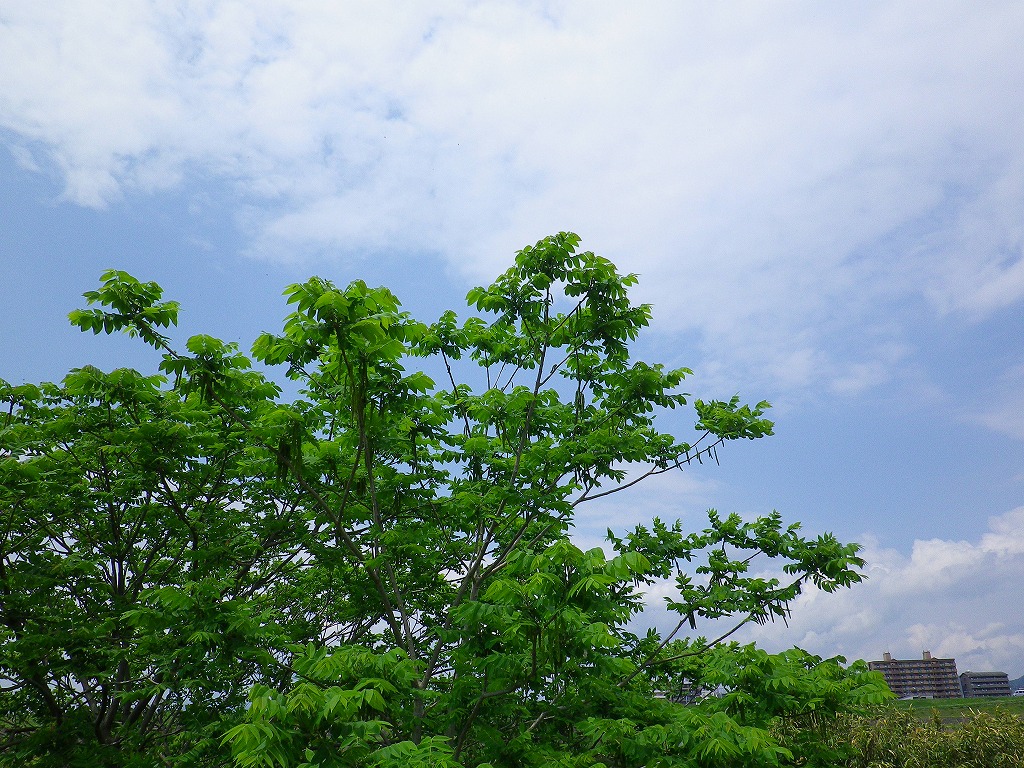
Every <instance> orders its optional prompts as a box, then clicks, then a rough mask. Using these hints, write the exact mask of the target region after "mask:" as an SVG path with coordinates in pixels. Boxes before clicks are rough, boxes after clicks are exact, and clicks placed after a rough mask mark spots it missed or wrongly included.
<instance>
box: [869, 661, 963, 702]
mask: <svg viewBox="0 0 1024 768" xmlns="http://www.w3.org/2000/svg"><path fill="white" fill-rule="evenodd" d="M868 668H869V669H873V670H875V671H876V672H881V673H882V676H883V677H885V682H886V683H888V685H889V688H890V689H891V690H892V692H893V693H894V694H896V695H897V696H898V697H899V698H901V699H958V698H960V697H961V696H962V694H961V692H960V678H959V677H958V676H957V672H956V660H955V659H937V658H935V657H934V656H932V654H931V651H925V652H924V653H923V654H922V655H921V658H920V659H894V658H893V657H892V655H891V654H889V653H885V654H883V658H882V661H869V662H868Z"/></svg>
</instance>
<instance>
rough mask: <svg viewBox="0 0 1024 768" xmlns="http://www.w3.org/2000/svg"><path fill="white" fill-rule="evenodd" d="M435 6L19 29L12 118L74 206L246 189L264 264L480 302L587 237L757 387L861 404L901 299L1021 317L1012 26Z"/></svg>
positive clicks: (191, 5) (667, 321)
mask: <svg viewBox="0 0 1024 768" xmlns="http://www.w3.org/2000/svg"><path fill="white" fill-rule="evenodd" d="M426 8H427V7H426V6H423V9H411V8H410V7H409V6H408V5H407V4H398V3H345V4H337V3H328V2H324V1H317V0H305V1H304V2H288V3H284V2H275V1H274V0H255V1H253V0H249V1H247V2H240V1H239V0H223V1H220V2H218V1H217V0H192V1H191V2H181V3H155V4H123V3H101V2H71V0H65V1H64V2H58V1H56V0H55V1H54V2H51V3H43V4H40V3H36V4H20V5H18V4H15V5H9V6H8V7H7V8H5V10H4V21H3V24H2V26H0V48H2V49H3V50H4V51H5V56H4V57H3V60H2V62H0V124H2V125H5V126H7V128H8V129H9V130H10V131H13V132H14V134H15V136H16V142H15V143H18V144H19V146H28V147H30V148H31V153H32V157H34V158H35V159H36V161H37V162H38V161H40V160H41V158H43V157H48V158H49V161H50V162H51V163H52V164H53V166H54V167H55V168H56V169H57V170H58V171H59V172H60V173H61V174H62V176H63V178H64V181H65V184H66V192H65V194H66V196H67V197H68V198H69V199H71V200H74V201H76V202H78V203H80V204H83V205H92V206H102V205H106V204H109V203H110V202H112V201H115V200H117V199H118V197H119V196H121V195H123V194H125V193H126V192H132V191H134V190H150V189H156V188H166V187H173V186H175V185H178V184H180V183H181V182H182V180H183V179H184V178H187V177H189V176H196V177H202V176H203V175H205V174H213V175H215V176H218V177H220V178H225V179H227V180H229V181H231V182H232V183H234V184H235V185H236V186H237V189H238V193H239V195H240V198H241V199H242V201H243V203H244V205H240V210H241V211H244V214H243V213H240V215H244V218H245V222H246V225H247V227H248V228H249V229H250V230H251V234H252V243H251V250H252V251H253V253H254V255H258V256H262V257H263V258H307V259H312V258H322V257H324V256H325V255H327V254H335V255H337V256H339V257H342V258H354V257H358V256H360V255H365V254H366V253H368V252H369V253H378V252H385V251H392V252H393V251H415V252H424V251H428V252H436V253H441V254H443V255H445V256H446V257H447V258H449V259H451V261H452V262H453V264H455V265H456V266H457V267H459V268H460V269H462V270H463V271H464V272H465V273H466V274H467V275H470V276H473V277H474V278H477V277H484V276H490V275H491V274H493V272H494V270H495V269H496V268H497V267H499V266H502V265H504V263H505V262H507V260H508V258H509V256H510V254H511V253H512V252H513V251H514V250H515V249H516V248H518V247H520V246H522V245H524V244H525V243H527V242H529V241H532V240H534V239H536V238H538V237H540V236H542V235H544V234H548V233H551V232H554V231H557V230H560V229H573V230H575V231H578V232H580V233H581V234H582V235H583V236H584V242H585V244H586V245H587V246H588V247H593V248H595V249H597V250H600V251H601V252H602V253H604V254H605V255H608V256H609V257H611V258H613V259H614V260H615V261H617V262H618V263H620V264H621V265H622V266H623V267H624V268H625V269H628V270H635V271H639V272H641V273H642V274H643V277H644V282H643V283H642V286H641V290H642V292H643V296H644V298H645V299H648V300H652V301H654V302H655V303H656V305H657V315H656V317H657V319H658V322H659V324H660V328H661V329H662V330H663V331H666V332H668V333H676V332H683V331H692V330H697V331H698V332H699V333H700V335H701V338H702V340H703V344H704V349H705V352H706V354H707V355H708V357H709V359H708V361H707V367H708V369H710V370H719V371H720V375H721V377H722V379H723V380H725V379H728V380H729V381H732V382H733V383H734V384H735V383H739V384H740V386H741V387H743V388H747V384H748V382H750V383H754V382H756V383H758V384H761V383H762V382H770V383H771V384H773V385H774V386H776V387H780V388H783V389H794V388H796V389H799V388H801V387H806V386H808V385H816V384H821V383H824V384H826V385H828V386H830V387H831V388H832V390H833V391H835V392H837V393H856V392H859V391H862V390H863V389H864V388H866V387H870V386H875V385H877V384H878V383H880V382H884V381H886V380H887V379H888V377H889V376H890V375H891V372H892V370H893V369H894V368H895V367H896V366H897V365H899V363H900V360H901V359H902V358H903V357H904V355H903V354H902V353H901V354H895V355H894V354H892V350H893V349H900V348H903V347H904V346H905V341H904V339H903V338H902V333H901V331H900V330H899V329H898V325H895V324H893V323H891V322H885V321H884V320H880V316H884V314H885V312H886V311H887V308H888V307H889V305H890V304H891V302H892V301H893V300H894V299H895V298H896V297H899V296H902V295H905V294H907V293H923V294H924V295H926V296H927V297H928V299H929V300H930V301H932V302H933V303H934V305H935V306H936V307H938V308H940V309H942V310H944V311H958V312H966V313H968V314H970V315H972V316H979V315H984V314H985V313H987V312H991V311H993V310H995V309H998V308H1001V307H1005V306H1008V305H1010V304H1013V303H1016V302H1018V301H1020V299H1021V298H1022V296H1024V279H1022V274H1024V273H1022V272H1021V266H1020V265H1021V260H1020V259H1021V256H1020V254H1021V244H1022V239H1021V225H1020V222H1021V221H1022V220H1024V184H1022V173H1021V169H1022V168H1024V148H1022V146H1021V144H1020V142H1019V141H1018V137H1019V136H1020V135H1021V132H1022V129H1024V110H1022V109H1021V106H1022V105H1021V98H1022V97H1021V95H1020V94H1021V93H1022V89H1021V85H1022V81H1024V60H1022V59H1021V58H1020V56H1019V32H1020V30H1021V29H1022V28H1024V8H1022V7H1021V6H1020V4H1018V3H1013V2H1003V3H990V4H984V5H979V4H967V3H953V2H950V3H944V4H942V5H941V6H940V7H936V6H935V5H934V4H932V3H920V2H912V1H907V2H898V3H886V4H867V5H864V4H857V5H849V4H847V5H842V6H839V5H835V6H828V7H827V8H823V7H822V6H820V5H819V4H809V3H795V4H790V5H787V6H785V7H779V6H777V5H771V6H767V5H763V4H758V3H740V4H736V3H733V4H728V5H707V4H697V3H692V4H689V3H686V4H684V3H673V2H664V3H648V4H644V5H643V6H640V7H634V6H625V5H623V4H618V3H599V4H593V3H579V2H551V3H546V2H530V3H514V2H503V3H490V4H484V5H480V4H465V3H459V2H447V3H442V4H433V5H432V6H431V7H430V9H429V10H426ZM851 349H854V350H856V351H855V352H851V351H850V350H851ZM851 354H852V355H853V357H852V358H851Z"/></svg>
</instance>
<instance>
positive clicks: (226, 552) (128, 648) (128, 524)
mask: <svg viewBox="0 0 1024 768" xmlns="http://www.w3.org/2000/svg"><path fill="white" fill-rule="evenodd" d="M578 246H579V238H578V237H577V236H576V235H573V234H570V233H562V234H559V235H557V236H553V237H549V238H546V239H544V240H542V241H540V242H539V243H537V244H536V245H535V246H532V247H527V248H524V249H523V250H522V251H520V252H519V253H518V254H517V256H516V259H515V263H514V265H513V266H512V267H511V268H510V269H508V270H507V271H506V272H505V273H504V274H502V275H501V276H499V277H498V278H497V280H496V281H495V282H494V283H493V284H492V285H490V286H488V287H480V288H475V289H473V290H472V291H470V293H469V295H468V303H469V307H470V310H471V315H470V316H469V317H467V318H465V319H463V318H460V317H459V315H457V314H456V312H454V311H448V312H445V313H444V314H442V315H441V317H440V318H438V319H437V320H436V321H434V322H429V323H427V322H422V321H420V320H417V319H415V318H413V317H411V316H410V315H409V314H408V313H406V312H404V311H403V310H402V309H401V305H400V303H399V301H398V299H397V298H396V297H395V296H394V295H393V294H392V293H391V292H390V291H389V290H387V289H386V288H370V287H368V286H367V285H366V284H365V283H364V282H362V281H355V282H353V283H351V284H349V285H348V286H347V287H344V288H341V287H338V286H336V285H334V284H333V283H331V282H330V281H328V280H324V279H321V278H312V279H310V280H308V281H306V282H304V283H301V284H296V285H292V286H289V287H288V288H287V290H286V291H285V294H286V296H287V300H288V303H289V304H290V305H291V307H292V308H293V311H292V313H291V314H290V315H288V317H287V318H286V319H285V321H284V324H283V328H282V330H281V332H280V333H278V334H269V333H264V334H262V335H260V336H259V337H258V338H256V340H255V342H254V343H253V344H252V347H251V356H248V355H245V354H243V353H242V352H240V351H239V348H238V346H237V345H236V344H234V343H226V342H224V341H221V340H219V339H215V338H212V337H210V336H202V335H200V336H193V337H192V338H190V339H188V340H187V342H186V343H185V345H184V348H181V349H179V348H177V347H176V346H175V342H173V341H172V338H171V336H170V335H169V330H168V329H169V328H170V327H171V326H174V325H175V324H176V322H177V315H178V305H177V304H176V303H175V302H171V301H164V300H163V296H162V291H161V289H160V287H159V286H158V285H156V284H155V283H152V282H142V281H140V280H137V279H136V278H134V277H132V276H131V275H129V274H127V273H124V272H120V271H109V272H106V273H105V274H104V275H103V276H102V283H101V285H100V287H99V288H98V289H97V290H95V291H89V292H87V293H86V294H85V298H86V300H87V302H88V304H89V307H88V308H86V309H82V310H77V311H75V312H72V313H71V316H70V317H71V321H72V323H74V324H75V325H77V326H78V327H80V328H81V329H82V330H87V331H92V332H94V333H101V332H102V333H113V332H119V331H123V332H127V333H129V334H131V335H133V336H137V337H139V338H140V339H141V340H142V341H143V342H145V343H147V344H149V345H151V346H153V347H155V348H156V349H158V350H159V351H160V352H161V354H162V362H161V363H160V365H159V371H158V372H153V373H151V374H143V373H140V372H138V371H136V370H132V369H129V368H121V369H117V370H114V371H110V372H103V371H100V370H98V369H96V368H93V367H89V366H86V367H83V368H79V369H75V370H73V371H71V372H70V373H69V374H68V375H67V377H66V378H65V379H64V380H63V381H62V382H61V383H59V384H53V383H43V384H24V385H18V386H15V385H10V384H7V383H5V382H0V401H2V402H3V404H4V413H3V414H2V415H0V478H2V485H0V516H2V526H0V639H2V650H0V765H11V766H14V765H17V766H26V765H27V766H65V765H83V766H85V765H89V766H93V765H110V766H150V765H154V766H155V765H181V766H186V765H187V766H221V765H232V764H234V765H237V766H268V768H269V767H270V766H288V767H289V768H293V767H294V768H298V767H299V766H303V768H312V767H313V766H318V767H319V768H328V767H331V766H363V765H366V766H416V765H424V766H426V765H430V766H453V767H454V766H466V767H467V768H468V767H470V766H474V767H475V766H481V767H482V766H487V765H490V766H495V767H498V766H508V767H509V768H511V767H513V766H516V767H518V766H540V765H544V766H592V765H593V766H597V765H605V766H694V765H702V766H715V765H721V766H748V765H749V766H762V765H765V766H767V765H809V764H815V763H814V762H813V761H814V760H818V759H822V760H824V759H825V758H824V757H822V756H821V755H820V754H819V752H820V749H819V748H818V747H816V746H815V745H814V744H813V739H808V738H806V735H807V733H809V732H810V731H808V730H807V729H806V728H797V729H796V731H793V729H792V728H790V729H789V730H787V729H786V728H780V727H779V726H780V724H783V723H784V724H789V725H790V726H792V725H793V724H794V723H796V724H801V723H802V724H807V725H808V727H811V726H813V724H814V723H815V722H817V721H818V720H820V719H821V718H825V717H828V716H829V715H832V714H835V713H837V712H843V711H847V710H851V709H856V708H857V707H859V706H861V705H863V704H865V703H868V702H871V701H877V700H880V699H881V698H882V697H884V695H885V693H884V691H885V688H884V685H883V684H881V683H880V678H878V677H877V676H876V675H874V674H873V673H869V672H867V670H866V668H865V667H864V666H863V665H862V664H860V663H855V664H853V665H850V666H847V665H845V664H844V663H843V660H842V659H821V658H818V657H815V656H812V655H810V654H807V653H805V652H803V651H799V650H793V651H789V652H786V653H783V654H776V655H771V654H767V653H765V652H763V651H760V650H758V649H757V648H755V647H753V646H750V645H738V644H736V643H734V642H732V640H731V636H732V630H733V629H734V628H735V627H738V626H742V625H743V624H745V623H747V622H766V621H772V620H775V619H778V618H783V617H785V615H786V611H787V607H788V605H789V603H790V602H791V601H792V600H793V599H794V598H795V597H796V596H797V595H798V594H800V592H801V590H802V589H804V588H805V587H806V586H807V585H814V586H815V587H817V588H820V589H823V590H826V591H833V590H835V589H837V588H840V587H844V586H848V585H850V584H853V583H855V582H857V581H859V580H860V579H861V574H860V572H859V570H858V569H859V566H861V565H862V561H861V559H860V558H859V557H858V555H857V552H858V547H857V545H854V544H844V543H841V542H839V541H838V540H836V539H835V538H834V537H833V536H831V535H829V534H824V535H820V536H817V537H812V538H809V537H804V536H803V535H802V534H801V532H800V529H799V526H798V525H796V524H792V525H787V524H785V523H783V521H782V518H781V516H780V515H778V514H777V513H774V512H773V513H771V514H769V515H767V516H764V517H761V518H759V519H755V520H745V519H742V518H741V517H739V516H738V515H735V514H728V515H720V514H718V513H716V512H715V511H713V510H712V511H711V512H710V513H709V514H708V520H707V523H706V525H705V526H704V527H702V528H700V529H699V530H685V529H684V528H683V526H682V524H681V523H680V522H678V521H675V522H672V521H662V520H659V519H654V520H652V522H651V523H650V524H649V525H645V526H638V527H636V528H634V529H632V530H628V531H609V532H608V545H607V547H606V548H604V549H601V548H595V549H591V550H589V551H584V550H582V549H581V548H580V547H578V546H577V545H576V544H574V543H573V539H572V537H571V531H572V527H573V524H574V521H575V520H577V519H582V517H583V516H585V515H586V514H587V512H586V510H587V504H588V502H591V501H593V500H595V499H598V498H603V497H607V496H609V495H612V494H621V496H619V497H618V498H620V499H622V501H621V503H623V504H626V503H629V502H628V498H629V489H630V488H632V487H634V486H636V485H637V484H639V483H642V482H643V480H645V479H647V478H650V477H652V476H655V475H658V474H661V473H666V472H674V471H680V470H682V469H684V468H685V467H686V465H687V464H689V463H690V462H693V461H697V460H704V459H707V458H717V452H718V449H719V448H720V447H721V446H722V445H723V443H726V442H728V441H731V440H739V439H755V438H760V437H762V436H766V435H770V434H771V432H772V424H771V422H770V421H769V420H768V419H767V418H766V417H765V412H766V409H767V407H768V406H767V403H763V402H762V403H758V404H757V405H746V404H743V403H741V402H740V400H739V398H733V399H731V400H728V401H717V400H701V399H693V398H691V397H690V395H688V394H684V393H683V392H681V391H680V386H681V385H682V382H683V381H684V379H685V377H686V376H687V375H688V374H689V373H690V371H688V370H687V369H683V368H680V369H670V368H666V367H664V366H663V365H661V364H657V363H646V362H643V361H640V360H636V359H634V356H633V354H632V352H631V343H632V342H633V341H635V340H636V339H637V337H638V335H639V334H640V332H641V331H642V330H643V328H644V327H645V326H646V325H647V324H648V322H649V320H650V317H651V308H650V307H649V306H647V305H642V304H641V305H637V304H634V303H632V302H631V301H630V298H629V295H628V289H629V288H630V286H632V285H633V284H634V283H635V282H636V277H635V276H634V275H622V274H620V273H619V272H618V271H617V270H616V269H615V267H614V266H613V265H612V264H611V263H610V262H608V261H607V260H605V259H603V258H601V257H599V256H596V255H594V254H593V253H590V252H581V251H580V250H579V247H578ZM254 363H255V364H256V365H257V366H258V367H259V369H257V368H254ZM274 370H280V371H282V377H281V379H280V382H281V383H282V384H283V383H284V382H285V378H284V377H286V378H287V379H288V380H290V383H288V384H287V387H288V389H289V391H294V392H296V393H297V394H296V395H294V396H290V397H285V396H284V394H283V392H284V390H283V389H282V386H281V385H280V384H279V383H277V382H275V380H274V379H273V378H271V377H270V374H269V373H268V372H272V371H274ZM684 407H685V408H692V409H693V411H694V416H695V418H694V422H695V426H696V431H695V432H694V434H693V435H692V436H691V438H690V439H685V440H684V439H680V438H677V437H674V436H673V435H671V434H668V433H666V432H662V431H660V430H659V427H658V425H657V417H658V415H659V413H660V412H662V411H664V410H666V409H676V408H684ZM770 573H775V574H777V575H776V576H774V577H773V576H771V575H766V574H770ZM664 580H670V581H674V583H675V585H676V587H677V590H676V594H675V597H673V598H672V599H671V600H669V602H668V608H669V609H670V610H671V611H672V612H674V613H675V614H676V615H677V618H678V625H677V626H676V627H675V628H674V630H672V631H668V632H665V633H661V634H659V633H658V632H656V631H654V630H651V631H648V632H636V631H634V630H633V629H632V628H633V627H635V626H636V624H635V623H634V620H635V619H636V617H637V615H638V614H639V613H640V612H641V611H642V610H643V607H644V594H645V590H646V589H648V588H650V587H651V585H653V584H655V583H657V582H661V581H664ZM707 620H717V622H716V626H719V625H721V623H722V621H723V620H729V621H730V622H731V623H729V625H728V630H729V631H727V632H721V633H719V636H718V637H710V638H709V637H705V636H704V634H705V633H704V631H703V630H702V629H701V628H702V627H703V626H705V624H704V622H705V621H707ZM711 691H717V692H718V693H719V694H720V695H717V696H710V695H707V694H708V693H709V692H711ZM811 730H813V728H812V729H811ZM794 733H795V734H796V735H794ZM801 734H802V735H801ZM808 761H812V762H808ZM822 764H825V763H822Z"/></svg>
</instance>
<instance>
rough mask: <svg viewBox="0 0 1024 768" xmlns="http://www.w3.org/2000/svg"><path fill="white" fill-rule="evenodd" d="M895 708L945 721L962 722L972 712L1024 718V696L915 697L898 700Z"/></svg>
mask: <svg viewBox="0 0 1024 768" xmlns="http://www.w3.org/2000/svg"><path fill="white" fill-rule="evenodd" d="M891 706H892V707H894V708H895V709H900V710H906V711H909V712H912V713H913V714H915V715H917V716H918V717H919V718H922V719H933V718H935V717H938V718H939V719H940V720H941V721H942V722H944V723H953V722H960V721H962V720H964V719H965V718H967V717H969V716H970V715H971V713H977V712H985V713H988V714H997V713H1007V714H1011V715H1016V716H1017V717H1020V718H1024V696H1000V697H995V698H993V697H989V698H983V699H914V700H912V701H897V702H893V704H892V705H891Z"/></svg>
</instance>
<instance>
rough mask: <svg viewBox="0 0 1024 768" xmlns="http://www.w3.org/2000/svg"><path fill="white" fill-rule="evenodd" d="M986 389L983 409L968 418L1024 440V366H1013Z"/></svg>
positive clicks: (995, 430)
mask: <svg viewBox="0 0 1024 768" xmlns="http://www.w3.org/2000/svg"><path fill="white" fill-rule="evenodd" d="M985 389H986V390H987V392H986V395H987V396H986V397H984V398H983V399H982V402H983V403H984V408H983V410H981V411H980V412H978V413H975V414H973V415H970V416H969V417H968V420H969V421H973V422H975V423H979V424H982V425H984V426H986V427H988V428H989V429H991V430H993V431H994V432H1001V433H1003V434H1004V435H1009V436H1010V437H1015V438H1018V439H1020V440H1024V366H1017V367H1015V368H1011V369H1010V370H1008V371H1006V372H1005V373H1004V374H1003V375H1002V376H1001V377H1000V379H999V380H998V381H996V382H994V383H992V384H991V385H989V386H987V387H985Z"/></svg>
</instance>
